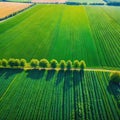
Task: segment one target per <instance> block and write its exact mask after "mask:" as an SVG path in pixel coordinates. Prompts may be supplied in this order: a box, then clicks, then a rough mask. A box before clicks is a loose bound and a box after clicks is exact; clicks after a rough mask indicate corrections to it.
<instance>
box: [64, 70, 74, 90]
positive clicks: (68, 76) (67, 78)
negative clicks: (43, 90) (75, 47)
mask: <svg viewBox="0 0 120 120" xmlns="http://www.w3.org/2000/svg"><path fill="white" fill-rule="evenodd" d="M72 73H73V72H72V71H71V70H67V71H65V73H64V87H63V90H64V92H65V91H67V90H69V89H70V88H71V87H72V86H73V84H72V77H73V76H72Z"/></svg>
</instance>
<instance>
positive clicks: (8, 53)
mask: <svg viewBox="0 0 120 120" xmlns="http://www.w3.org/2000/svg"><path fill="white" fill-rule="evenodd" d="M108 9H109V8H108V7H90V6H86V7H84V6H68V5H36V6H33V7H32V8H29V9H28V10H26V11H24V12H23V13H21V14H18V15H16V16H15V17H13V18H11V19H9V20H7V21H4V22H2V23H0V58H1V59H2V58H7V59H9V58H25V59H26V60H30V59H32V58H37V59H41V58H46V59H48V60H51V59H53V58H55V59H56V60H57V61H58V62H59V61H60V60H62V59H64V60H72V61H73V60H75V59H77V60H82V59H83V60H85V61H86V64H87V66H88V67H114V68H119V67H120V59H119V58H120V52H119V51H120V42H119V39H120V37H119V36H120V24H119V20H120V16H119V11H120V8H119V7H117V8H116V9H117V10H115V9H114V8H113V7H111V8H110V9H111V11H112V12H111V14H109V13H108ZM114 11H115V12H114ZM112 13H115V14H116V16H117V17H115V14H112ZM114 18H115V19H114ZM3 51H4V52H3Z"/></svg>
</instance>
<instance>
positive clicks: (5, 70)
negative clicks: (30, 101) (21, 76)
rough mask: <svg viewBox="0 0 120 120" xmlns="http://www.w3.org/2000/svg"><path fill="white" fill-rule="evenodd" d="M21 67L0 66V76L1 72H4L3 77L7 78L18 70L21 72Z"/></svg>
mask: <svg viewBox="0 0 120 120" xmlns="http://www.w3.org/2000/svg"><path fill="white" fill-rule="evenodd" d="M22 71H23V70H22V69H17V68H16V69H10V68H0V76H1V75H2V74H5V75H4V77H5V79H8V78H9V77H10V76H12V75H15V74H18V73H20V72H22Z"/></svg>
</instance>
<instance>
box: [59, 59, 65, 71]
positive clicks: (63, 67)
mask: <svg viewBox="0 0 120 120" xmlns="http://www.w3.org/2000/svg"><path fill="white" fill-rule="evenodd" d="M65 67H66V62H65V61H64V60H61V61H60V68H61V69H65Z"/></svg>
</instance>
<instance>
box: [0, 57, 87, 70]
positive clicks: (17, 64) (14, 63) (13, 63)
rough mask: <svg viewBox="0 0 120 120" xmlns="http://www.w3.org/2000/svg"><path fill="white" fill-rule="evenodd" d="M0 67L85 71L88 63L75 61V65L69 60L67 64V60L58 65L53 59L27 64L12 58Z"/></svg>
mask: <svg viewBox="0 0 120 120" xmlns="http://www.w3.org/2000/svg"><path fill="white" fill-rule="evenodd" d="M0 66H1V67H10V68H24V67H28V66H29V67H30V68H61V69H65V68H66V69H71V68H75V69H79V68H80V69H84V68H85V67H86V63H85V61H83V60H81V61H78V60H74V62H73V63H72V61H71V60H68V61H67V62H66V61H65V60H61V61H60V62H59V63H58V61H57V60H55V59H52V60H51V61H48V60H47V59H41V60H38V59H31V60H30V62H27V61H26V60H25V59H14V58H10V59H9V60H7V59H2V60H0Z"/></svg>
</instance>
